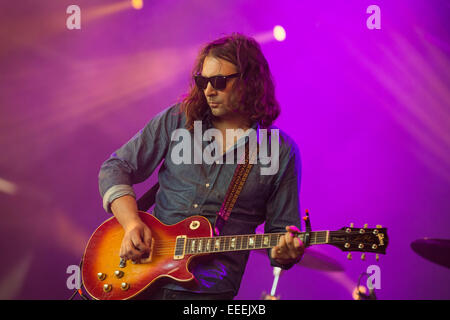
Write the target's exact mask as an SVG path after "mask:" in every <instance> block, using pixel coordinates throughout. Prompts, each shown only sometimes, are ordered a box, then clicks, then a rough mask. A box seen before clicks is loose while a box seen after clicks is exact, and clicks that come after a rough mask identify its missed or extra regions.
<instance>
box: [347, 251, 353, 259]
mask: <svg viewBox="0 0 450 320" xmlns="http://www.w3.org/2000/svg"><path fill="white" fill-rule="evenodd" d="M347 259H348V260H352V253H351V252H349V253H348V255H347Z"/></svg>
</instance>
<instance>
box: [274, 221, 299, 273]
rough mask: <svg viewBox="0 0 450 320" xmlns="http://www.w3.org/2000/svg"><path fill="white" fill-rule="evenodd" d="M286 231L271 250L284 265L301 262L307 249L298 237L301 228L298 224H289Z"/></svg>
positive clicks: (275, 258) (275, 257) (277, 260)
mask: <svg viewBox="0 0 450 320" xmlns="http://www.w3.org/2000/svg"><path fill="white" fill-rule="evenodd" d="M286 231H287V232H286V233H285V234H284V235H283V236H281V238H280V241H279V242H278V245H276V246H275V247H273V248H272V251H271V256H272V258H273V259H274V260H275V261H276V262H278V263H279V264H283V265H287V264H291V263H297V262H299V261H300V260H301V258H302V256H303V253H304V251H305V246H304V245H303V242H302V241H301V240H300V239H299V238H298V237H297V234H298V233H299V232H300V230H299V229H298V228H297V227H296V226H287V227H286Z"/></svg>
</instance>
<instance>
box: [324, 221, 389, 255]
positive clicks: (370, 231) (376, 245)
mask: <svg viewBox="0 0 450 320" xmlns="http://www.w3.org/2000/svg"><path fill="white" fill-rule="evenodd" d="M388 243H389V239H388V235H387V228H382V227H381V226H380V225H377V226H376V228H368V227H367V224H366V225H364V227H363V228H354V227H353V223H352V224H350V227H343V228H341V229H339V230H337V231H333V232H330V239H329V244H331V245H334V246H336V247H338V248H339V249H341V250H342V251H348V252H351V251H358V252H363V255H362V256H361V258H362V259H363V260H364V259H365V254H364V253H365V252H369V253H376V254H377V260H378V254H380V253H381V254H386V248H387V245H388ZM347 257H348V258H349V259H351V253H349V254H348V256H347Z"/></svg>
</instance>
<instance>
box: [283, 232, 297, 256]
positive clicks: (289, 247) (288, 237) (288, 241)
mask: <svg viewBox="0 0 450 320" xmlns="http://www.w3.org/2000/svg"><path fill="white" fill-rule="evenodd" d="M285 239H286V247H287V252H288V254H289V255H292V253H293V252H294V251H295V246H294V237H293V236H292V233H291V232H286V234H285Z"/></svg>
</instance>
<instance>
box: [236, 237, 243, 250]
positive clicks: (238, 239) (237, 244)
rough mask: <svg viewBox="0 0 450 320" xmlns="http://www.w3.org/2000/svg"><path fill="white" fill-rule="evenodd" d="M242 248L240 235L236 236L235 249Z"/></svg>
mask: <svg viewBox="0 0 450 320" xmlns="http://www.w3.org/2000/svg"><path fill="white" fill-rule="evenodd" d="M241 249H242V236H237V237H236V250H241Z"/></svg>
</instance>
